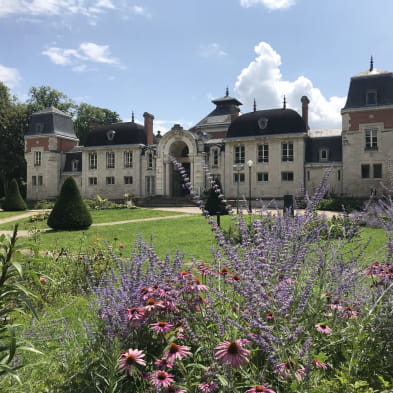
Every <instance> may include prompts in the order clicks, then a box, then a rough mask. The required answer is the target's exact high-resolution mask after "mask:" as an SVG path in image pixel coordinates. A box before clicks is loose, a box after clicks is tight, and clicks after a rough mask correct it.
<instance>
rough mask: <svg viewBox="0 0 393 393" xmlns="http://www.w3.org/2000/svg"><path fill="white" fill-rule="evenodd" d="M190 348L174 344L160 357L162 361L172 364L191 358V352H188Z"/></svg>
mask: <svg viewBox="0 0 393 393" xmlns="http://www.w3.org/2000/svg"><path fill="white" fill-rule="evenodd" d="M190 349H191V348H190V347H187V346H186V345H177V344H176V343H174V342H173V343H171V344H169V347H168V350H167V351H166V352H165V353H164V355H163V356H162V358H163V359H166V360H167V361H168V362H169V363H173V362H174V361H175V360H182V359H183V358H185V357H187V356H191V352H189V350H190Z"/></svg>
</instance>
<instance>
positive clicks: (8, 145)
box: [0, 82, 28, 196]
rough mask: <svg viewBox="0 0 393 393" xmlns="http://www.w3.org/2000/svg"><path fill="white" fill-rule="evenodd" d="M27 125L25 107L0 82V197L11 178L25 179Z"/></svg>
mask: <svg viewBox="0 0 393 393" xmlns="http://www.w3.org/2000/svg"><path fill="white" fill-rule="evenodd" d="M27 125H28V113H27V109H26V106H25V105H23V104H21V103H19V102H18V101H17V100H16V98H15V97H13V96H11V95H10V93H9V90H8V88H7V87H6V86H5V85H4V84H3V83H1V82H0V196H2V195H4V194H6V192H7V184H8V183H9V181H10V180H11V179H13V178H16V179H18V180H22V179H25V177H26V162H25V158H24V135H25V132H26V130H27Z"/></svg>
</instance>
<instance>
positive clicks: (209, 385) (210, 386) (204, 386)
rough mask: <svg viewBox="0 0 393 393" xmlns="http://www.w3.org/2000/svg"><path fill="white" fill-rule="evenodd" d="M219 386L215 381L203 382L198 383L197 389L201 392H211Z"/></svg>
mask: <svg viewBox="0 0 393 393" xmlns="http://www.w3.org/2000/svg"><path fill="white" fill-rule="evenodd" d="M219 387H220V385H219V384H218V383H217V382H203V383H200V384H199V385H198V389H199V390H200V391H202V392H203V393H212V392H214V391H215V390H217V389H218V388H219Z"/></svg>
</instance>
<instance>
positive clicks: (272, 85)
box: [235, 42, 346, 129]
mask: <svg viewBox="0 0 393 393" xmlns="http://www.w3.org/2000/svg"><path fill="white" fill-rule="evenodd" d="M254 50H255V53H256V55H257V56H256V58H255V60H253V61H252V62H251V63H250V64H249V65H248V66H247V67H246V68H244V69H243V70H242V71H241V73H240V75H239V76H238V77H237V81H236V84H235V93H236V96H237V97H238V98H239V99H240V101H241V102H243V104H244V106H245V107H248V108H251V107H252V102H253V100H254V98H255V100H256V103H257V109H259V110H261V109H271V108H274V107H275V108H278V107H281V106H282V101H283V97H284V95H285V97H286V100H287V107H288V108H292V109H295V110H297V111H298V112H299V113H301V103H300V98H301V97H302V96H304V95H305V96H307V97H308V98H309V99H310V105H309V124H310V128H312V129H318V128H340V127H341V115H340V110H341V108H343V107H344V105H345V100H346V97H330V98H326V97H324V95H323V94H322V92H321V91H320V90H319V89H318V88H317V87H314V86H313V83H312V82H311V80H310V79H308V78H307V77H305V76H299V77H298V78H297V79H296V80H294V81H287V80H284V79H283V77H282V74H281V70H280V66H281V56H280V55H279V54H278V53H277V52H276V51H275V50H274V49H273V48H272V47H271V46H270V45H269V44H267V43H266V42H260V43H259V44H258V45H257V46H256V47H255V48H254Z"/></svg>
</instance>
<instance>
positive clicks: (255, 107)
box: [254, 98, 257, 112]
mask: <svg viewBox="0 0 393 393" xmlns="http://www.w3.org/2000/svg"><path fill="white" fill-rule="evenodd" d="M256 111H257V102H256V101H255V98H254V112H256Z"/></svg>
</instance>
